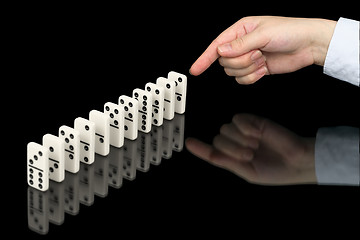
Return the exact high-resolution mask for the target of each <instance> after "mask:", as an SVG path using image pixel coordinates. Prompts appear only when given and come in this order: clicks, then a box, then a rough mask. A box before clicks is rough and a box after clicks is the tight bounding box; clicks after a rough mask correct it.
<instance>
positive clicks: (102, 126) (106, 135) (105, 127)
mask: <svg viewBox="0 0 360 240" xmlns="http://www.w3.org/2000/svg"><path fill="white" fill-rule="evenodd" d="M89 120H90V121H92V122H94V123H95V153H97V154H100V155H102V156H107V155H108V154H109V152H110V117H109V116H108V115H107V114H105V113H103V112H100V111H97V110H92V111H90V113H89Z"/></svg>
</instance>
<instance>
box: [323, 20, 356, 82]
mask: <svg viewBox="0 0 360 240" xmlns="http://www.w3.org/2000/svg"><path fill="white" fill-rule="evenodd" d="M359 64H360V63H359V21H355V20H351V19H346V18H340V19H339V21H338V22H337V24H336V27H335V31H334V34H333V37H332V39H331V41H330V45H329V48H328V52H327V55H326V58H325V64H324V73H325V74H327V75H329V76H332V77H335V78H337V79H340V80H343V81H346V82H349V83H351V84H354V85H356V86H359V82H360V80H359V79H360V76H359V74H360V70H359V68H360V67H359Z"/></svg>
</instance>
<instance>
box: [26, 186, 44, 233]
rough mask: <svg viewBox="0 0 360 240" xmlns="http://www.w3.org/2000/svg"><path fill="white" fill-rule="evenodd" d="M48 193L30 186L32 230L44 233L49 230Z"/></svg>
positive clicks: (30, 223)
mask: <svg viewBox="0 0 360 240" xmlns="http://www.w3.org/2000/svg"><path fill="white" fill-rule="evenodd" d="M48 194H49V193H48V192H41V191H39V190H37V189H34V188H32V187H28V193H27V197H28V206H27V207H28V226H29V229H30V230H32V231H34V232H36V233H39V234H43V235H45V234H47V233H48V231H49V205H48V204H49V199H48Z"/></svg>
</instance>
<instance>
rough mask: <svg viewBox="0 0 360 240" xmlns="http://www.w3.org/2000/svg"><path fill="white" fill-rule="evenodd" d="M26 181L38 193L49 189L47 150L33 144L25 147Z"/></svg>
mask: <svg viewBox="0 0 360 240" xmlns="http://www.w3.org/2000/svg"><path fill="white" fill-rule="evenodd" d="M27 174H28V175H27V181H28V184H29V186H31V187H33V188H36V189H38V190H40V191H46V190H47V189H48V188H49V150H48V149H47V148H46V147H44V146H42V145H40V144H38V143H34V142H30V143H28V145H27Z"/></svg>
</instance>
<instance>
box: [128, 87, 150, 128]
mask: <svg viewBox="0 0 360 240" xmlns="http://www.w3.org/2000/svg"><path fill="white" fill-rule="evenodd" d="M132 96H133V98H135V99H136V100H138V104H139V105H138V108H139V110H138V112H139V115H138V129H139V131H141V132H144V133H148V132H150V131H151V120H152V119H151V115H152V95H151V93H149V92H147V91H145V90H143V89H140V88H136V89H134V91H133V95H132Z"/></svg>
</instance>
